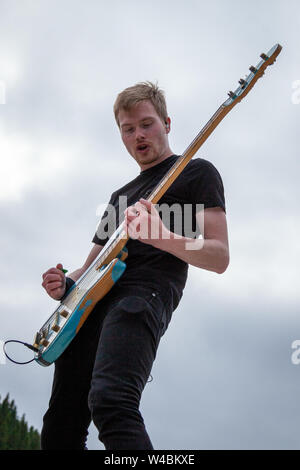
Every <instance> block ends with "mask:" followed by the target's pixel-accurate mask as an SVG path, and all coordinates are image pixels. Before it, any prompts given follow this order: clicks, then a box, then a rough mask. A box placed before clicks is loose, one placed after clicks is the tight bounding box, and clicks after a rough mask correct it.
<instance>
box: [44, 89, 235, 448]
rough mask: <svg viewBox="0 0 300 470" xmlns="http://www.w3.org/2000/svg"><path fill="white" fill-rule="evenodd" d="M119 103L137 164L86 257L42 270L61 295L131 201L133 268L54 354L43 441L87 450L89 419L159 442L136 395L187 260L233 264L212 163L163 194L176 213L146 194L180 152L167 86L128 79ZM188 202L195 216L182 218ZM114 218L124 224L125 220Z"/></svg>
mask: <svg viewBox="0 0 300 470" xmlns="http://www.w3.org/2000/svg"><path fill="white" fill-rule="evenodd" d="M114 112H115V117H116V121H117V124H118V126H119V129H120V133H121V138H122V141H123V143H124V145H125V147H126V149H127V150H128V153H129V154H130V155H131V156H132V157H133V158H134V159H135V160H136V162H137V164H138V165H139V168H140V172H139V174H138V175H137V177H136V178H135V179H134V180H132V181H130V182H129V183H128V184H126V185H125V186H123V187H122V188H121V189H119V190H117V191H115V192H114V193H113V194H112V195H111V199H110V201H109V205H108V206H107V211H106V213H105V214H104V216H103V217H102V220H101V222H100V225H99V227H98V230H97V233H96V234H95V236H94V238H93V243H94V245H93V248H92V249H91V251H90V253H89V255H88V257H87V259H86V261H85V263H84V264H83V266H82V267H80V268H79V269H77V270H75V271H74V272H73V273H71V274H70V275H69V276H68V278H66V277H65V274H64V273H63V270H62V268H63V267H62V264H57V265H56V267H52V268H50V269H49V270H48V271H46V272H45V273H44V274H43V283H42V286H43V287H44V289H45V290H46V292H47V293H48V295H50V296H51V297H52V298H53V299H56V300H60V299H61V298H62V297H63V296H64V295H65V292H66V289H68V288H69V287H70V285H71V284H72V283H73V281H77V280H78V279H79V278H80V277H81V276H82V274H83V273H84V272H85V271H86V270H87V269H88V267H89V266H90V265H91V263H92V262H93V261H94V260H95V259H96V257H97V256H98V255H99V253H100V251H101V250H102V248H103V246H104V245H105V244H106V242H107V241H108V239H109V238H110V236H111V230H110V227H109V225H110V220H111V219H112V216H113V215H114V214H116V213H118V209H119V208H120V200H121V199H120V198H121V197H122V198H123V200H124V197H126V201H127V208H126V210H125V212H124V223H125V228H126V231H127V234H128V235H129V237H130V238H129V240H128V242H127V244H126V248H127V249H128V257H127V259H126V270H125V272H124V274H123V275H122V276H121V278H120V279H119V281H118V282H117V283H116V284H115V285H114V287H113V288H112V289H111V290H110V291H109V293H108V294H107V295H106V296H105V297H104V298H103V299H102V300H100V301H99V302H98V303H97V305H96V306H95V308H94V309H93V311H92V313H91V314H90V315H89V317H88V318H87V320H86V321H85V323H84V324H83V326H82V327H81V329H80V331H79V332H78V334H77V335H76V337H75V338H74V339H73V340H72V342H71V344H70V345H69V346H68V348H67V349H66V350H65V351H64V352H63V354H62V355H61V356H60V357H59V358H58V359H57V360H56V362H55V372H54V381H53V388H52V394H51V399H50V403H49V408H48V410H47V412H46V414H45V416H44V424H43V429H42V449H85V446H86V438H87V435H88V427H89V425H90V423H91V420H93V422H94V424H95V425H96V427H97V429H98V431H99V439H100V441H101V442H102V443H103V444H104V446H105V449H107V450H128V449H131V450H141V449H153V445H152V442H151V440H150V437H149V436H148V433H147V431H146V427H145V424H144V421H143V418H142V416H141V413H140V411H139V403H140V399H141V395H142V392H143V389H144V387H145V384H146V383H147V380H148V378H149V375H150V372H151V368H152V365H153V362H154V360H155V357H156V353H157V348H158V345H159V341H160V338H161V337H162V335H163V334H164V333H165V331H166V329H167V327H168V325H169V322H170V320H171V317H172V313H173V311H174V310H175V309H176V307H177V306H178V304H179V301H180V299H181V297H182V293H183V289H184V287H185V283H186V280H187V272H188V265H189V264H191V265H193V266H196V267H199V268H202V269H206V270H209V271H214V272H216V273H219V274H221V273H223V272H224V271H225V270H226V268H227V266H228V263H229V249H228V236H227V225H226V214H225V200H224V190H223V184H222V180H221V177H220V175H219V173H218V171H217V170H216V168H215V167H214V166H213V165H212V164H211V163H210V162H208V161H206V160H203V159H201V158H197V159H194V160H191V161H190V162H189V163H188V164H187V166H186V167H185V168H184V170H183V171H182V173H181V174H180V175H179V176H178V177H177V178H176V180H175V181H174V182H173V183H172V185H171V186H170V187H169V189H168V190H167V191H166V192H165V194H164V195H163V196H162V198H161V200H160V201H159V206H161V205H165V207H166V206H167V207H171V206H172V205H174V204H176V207H177V212H176V211H175V213H174V217H173V219H172V220H169V221H168V222H167V221H166V222H165V220H164V217H162V216H161V214H160V212H163V211H160V207H157V206H155V205H154V204H152V203H151V202H149V201H148V200H147V196H148V195H149V193H150V192H151V190H152V189H153V188H154V187H155V186H156V185H157V184H158V183H159V182H160V180H161V179H162V177H163V176H164V175H165V174H166V172H167V171H168V170H169V169H170V167H171V166H172V165H173V164H174V162H176V160H177V158H178V156H177V155H175V154H174V152H173V151H172V150H171V149H170V146H169V140H168V135H169V132H170V125H171V121H170V118H169V116H168V114H167V108H166V103H165V98H164V95H163V93H162V91H161V90H160V89H159V88H158V87H157V86H156V85H153V84H152V83H150V82H146V83H139V84H137V85H135V86H133V87H130V88H127V89H125V90H124V91H123V92H121V93H120V94H119V95H118V97H117V100H116V102H115V105H114ZM198 207H201V208H202V210H197V208H198ZM113 209H115V211H114V210H113ZM188 211H189V212H190V215H191V221H192V223H191V224H188V225H190V226H186V225H185V224H184V223H183V225H182V224H180V223H179V222H182V221H183V222H184V221H185V220H187V217H185V212H186V213H187V212H188ZM176 219H177V220H176ZM179 219H180V220H179ZM114 222H115V224H116V226H118V224H119V223H120V220H118V219H117V220H115V221H114ZM112 225H113V224H112ZM179 226H180V229H178V227H179ZM149 227H151V230H149ZM199 227H200V228H199ZM200 231H201V232H202V233H201V234H202V236H203V238H202V239H199V238H198V235H199V233H200ZM153 234H155V236H154V235H153Z"/></svg>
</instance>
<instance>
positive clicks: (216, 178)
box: [189, 159, 226, 212]
mask: <svg viewBox="0 0 300 470" xmlns="http://www.w3.org/2000/svg"><path fill="white" fill-rule="evenodd" d="M198 162H199V163H198V164H197V167H196V168H195V169H194V171H193V178H192V179H191V181H190V184H189V191H190V197H191V199H192V201H193V203H195V204H203V205H204V209H207V208H210V207H221V208H222V209H223V210H224V212H226V206H225V196H224V186H223V181H222V178H221V175H220V173H219V172H218V170H217V169H216V168H215V166H214V165H213V164H212V163H211V162H209V161H207V160H203V159H199V160H198Z"/></svg>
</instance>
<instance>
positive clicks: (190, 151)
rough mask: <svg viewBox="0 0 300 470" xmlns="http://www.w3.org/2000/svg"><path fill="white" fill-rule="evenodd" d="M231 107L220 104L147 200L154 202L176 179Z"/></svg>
mask: <svg viewBox="0 0 300 470" xmlns="http://www.w3.org/2000/svg"><path fill="white" fill-rule="evenodd" d="M230 109H231V107H229V106H228V107H224V106H223V105H221V106H220V107H219V108H218V109H217V111H216V112H215V114H214V115H213V116H212V117H211V119H210V120H209V121H208V122H207V123H206V124H205V126H204V127H203V128H202V129H201V131H200V132H199V133H198V134H197V136H196V137H195V138H194V140H193V141H192V142H191V143H190V145H189V146H188V147H187V149H186V150H185V151H184V152H183V154H182V156H180V157H179V158H178V159H177V160H176V162H175V163H174V165H173V166H172V167H171V168H170V170H169V171H168V172H167V173H166V174H165V176H164V177H163V178H162V180H161V181H160V183H159V184H158V185H157V186H156V187H155V188H154V190H153V191H152V192H151V194H150V195H149V196H148V198H147V199H148V201H151V202H152V203H153V204H156V203H157V202H158V201H159V200H160V199H161V197H162V196H163V195H164V193H165V192H166V191H167V190H168V188H169V187H170V186H171V184H172V183H173V182H174V181H175V180H176V178H177V177H178V176H179V175H180V173H181V172H182V171H183V170H184V168H185V167H186V165H187V164H188V163H189V161H190V160H191V159H192V158H193V156H194V155H195V153H196V152H197V151H198V150H199V148H200V147H201V145H203V144H204V142H205V141H206V139H207V138H208V137H209V136H210V134H211V133H212V132H213V131H214V129H215V128H216V127H217V125H218V124H219V123H220V122H221V121H222V119H223V118H224V117H225V116H226V114H227V113H228V112H229V111H230Z"/></svg>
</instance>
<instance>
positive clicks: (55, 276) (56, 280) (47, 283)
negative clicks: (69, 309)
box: [42, 264, 66, 298]
mask: <svg viewBox="0 0 300 470" xmlns="http://www.w3.org/2000/svg"><path fill="white" fill-rule="evenodd" d="M42 278H43V282H42V286H43V288H44V289H45V290H46V292H47V293H48V294H49V295H50V296H51V297H53V298H56V297H57V298H60V297H62V295H63V293H64V289H65V284H66V280H65V275H64V273H63V271H62V264H58V265H57V266H56V268H50V269H48V271H46V272H45V273H44V274H43V275H42Z"/></svg>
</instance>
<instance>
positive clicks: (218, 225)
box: [196, 207, 229, 251]
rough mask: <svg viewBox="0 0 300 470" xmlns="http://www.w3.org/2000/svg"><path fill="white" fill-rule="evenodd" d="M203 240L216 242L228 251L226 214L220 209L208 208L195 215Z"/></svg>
mask: <svg viewBox="0 0 300 470" xmlns="http://www.w3.org/2000/svg"><path fill="white" fill-rule="evenodd" d="M196 218H197V223H198V226H199V229H200V231H201V234H202V235H203V238H204V240H205V239H207V240H209V239H211V240H218V241H220V242H221V243H222V244H223V245H224V247H225V248H226V249H227V250H228V251H229V245H228V231H227V220H226V214H225V212H224V210H223V209H222V208H221V207H210V208H208V209H204V210H203V211H200V212H198V213H197V215H196Z"/></svg>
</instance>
